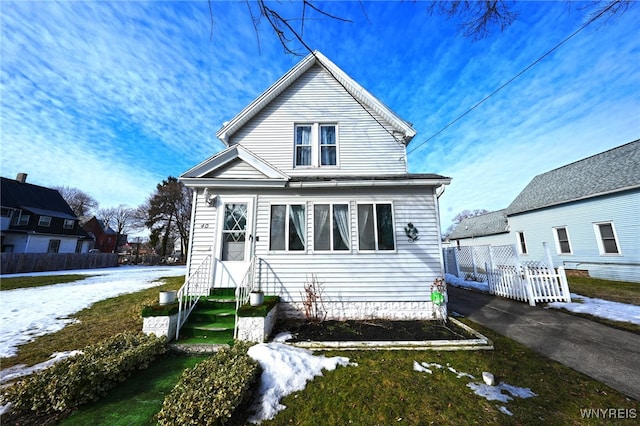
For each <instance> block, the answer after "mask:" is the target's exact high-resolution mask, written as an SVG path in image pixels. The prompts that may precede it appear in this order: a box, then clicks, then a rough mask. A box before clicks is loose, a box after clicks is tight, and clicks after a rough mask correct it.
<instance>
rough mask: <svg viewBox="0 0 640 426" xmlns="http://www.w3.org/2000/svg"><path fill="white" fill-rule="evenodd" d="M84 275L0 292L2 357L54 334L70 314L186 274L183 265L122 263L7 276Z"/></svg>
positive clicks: (4, 276)
mask: <svg viewBox="0 0 640 426" xmlns="http://www.w3.org/2000/svg"><path fill="white" fill-rule="evenodd" d="M64 274H82V275H87V276H88V278H86V279H84V280H81V281H75V282H70V283H64V284H54V285H49V286H43V287H32V288H19V289H15V290H6V291H2V292H1V293H0V323H1V324H2V329H1V330H0V357H10V356H13V355H15V354H16V351H17V347H18V346H19V345H22V344H24V343H27V342H29V341H30V340H32V339H33V338H34V337H37V336H42V335H45V334H50V333H54V332H56V331H58V330H61V329H62V328H64V326H65V325H67V324H69V323H70V322H72V321H73V320H72V319H71V318H69V316H70V315H73V314H74V313H76V312H78V311H81V310H82V309H84V308H86V307H88V306H91V305H92V304H94V303H95V302H98V301H100V300H104V299H108V298H110V297H114V296H118V295H120V294H125V293H134V292H136V291H140V290H143V289H146V288H150V287H154V286H157V285H160V284H161V283H160V282H158V279H159V278H161V277H169V276H178V275H184V274H185V268H184V267H182V266H120V267H117V268H104V269H80V270H73V271H56V272H40V273H33V274H15V275H3V278H11V277H18V276H25V275H33V276H35V275H64Z"/></svg>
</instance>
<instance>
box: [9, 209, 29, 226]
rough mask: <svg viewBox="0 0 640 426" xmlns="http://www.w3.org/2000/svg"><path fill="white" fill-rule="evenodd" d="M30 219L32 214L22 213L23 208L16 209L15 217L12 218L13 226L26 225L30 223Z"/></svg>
mask: <svg viewBox="0 0 640 426" xmlns="http://www.w3.org/2000/svg"><path fill="white" fill-rule="evenodd" d="M29 219H31V216H30V215H28V214H22V211H21V210H16V211H15V212H14V213H13V219H11V224H12V225H13V226H26V225H28V224H29Z"/></svg>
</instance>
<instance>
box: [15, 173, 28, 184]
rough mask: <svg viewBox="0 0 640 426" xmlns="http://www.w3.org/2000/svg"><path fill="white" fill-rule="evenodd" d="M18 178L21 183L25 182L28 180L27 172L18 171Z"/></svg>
mask: <svg viewBox="0 0 640 426" xmlns="http://www.w3.org/2000/svg"><path fill="white" fill-rule="evenodd" d="M16 180H17V181H18V182H20V183H25V182H26V181H27V174H26V173H18V176H16Z"/></svg>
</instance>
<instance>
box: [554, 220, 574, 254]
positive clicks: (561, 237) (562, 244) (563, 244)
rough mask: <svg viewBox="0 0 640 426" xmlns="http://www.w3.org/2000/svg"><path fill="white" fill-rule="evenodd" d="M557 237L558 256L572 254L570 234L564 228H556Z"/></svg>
mask: <svg viewBox="0 0 640 426" xmlns="http://www.w3.org/2000/svg"><path fill="white" fill-rule="evenodd" d="M554 231H555V237H556V249H557V251H558V254H571V244H570V243H569V233H568V231H567V228H566V227H564V226H561V227H558V228H554Z"/></svg>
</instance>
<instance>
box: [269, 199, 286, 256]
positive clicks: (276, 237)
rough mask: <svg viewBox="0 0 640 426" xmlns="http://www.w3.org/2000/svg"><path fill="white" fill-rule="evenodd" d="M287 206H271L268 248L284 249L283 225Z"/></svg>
mask: <svg viewBox="0 0 640 426" xmlns="http://www.w3.org/2000/svg"><path fill="white" fill-rule="evenodd" d="M286 207H287V206H277V205H274V206H271V230H270V239H269V250H284V225H285V218H286V210H287V208H286Z"/></svg>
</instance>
